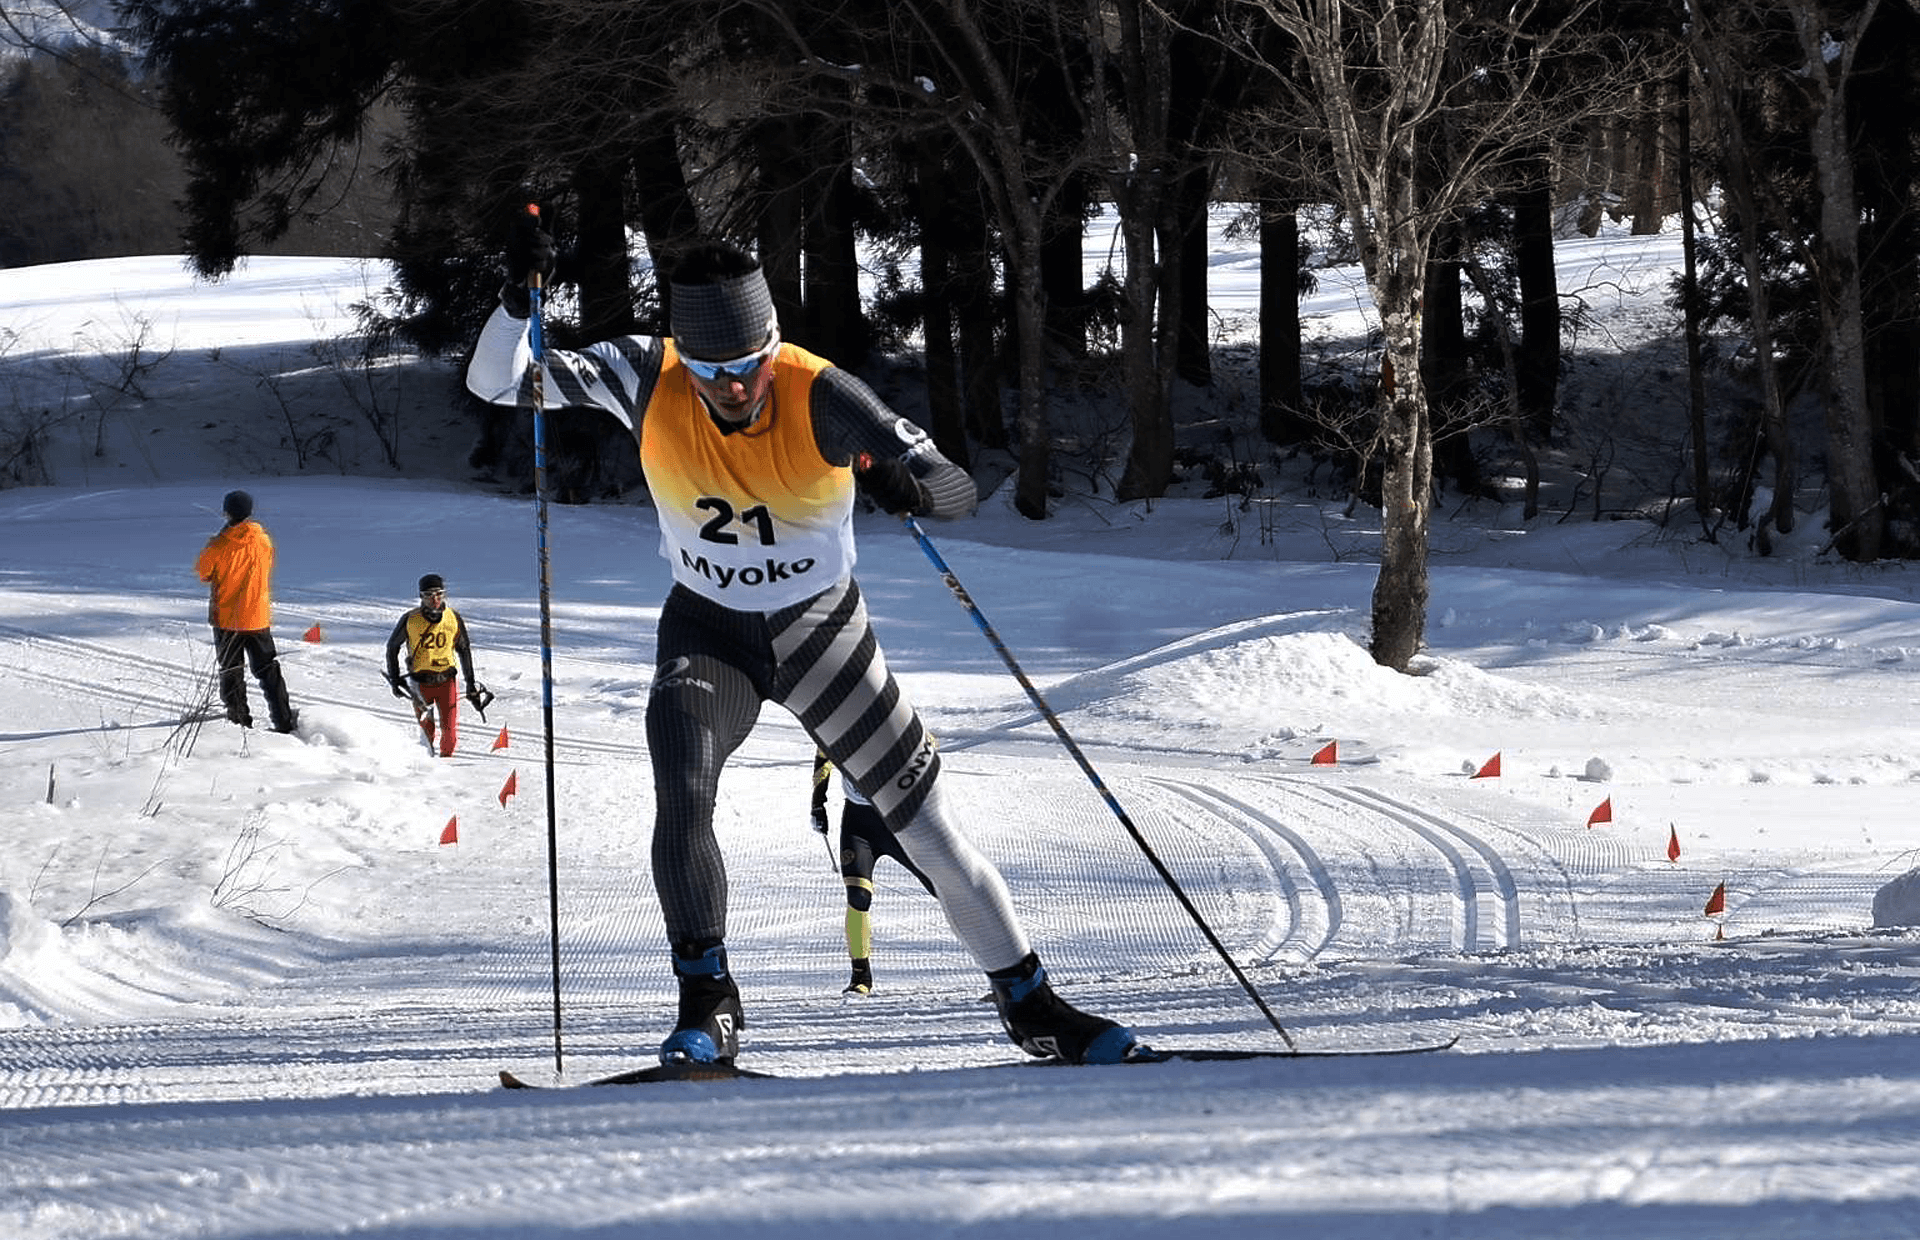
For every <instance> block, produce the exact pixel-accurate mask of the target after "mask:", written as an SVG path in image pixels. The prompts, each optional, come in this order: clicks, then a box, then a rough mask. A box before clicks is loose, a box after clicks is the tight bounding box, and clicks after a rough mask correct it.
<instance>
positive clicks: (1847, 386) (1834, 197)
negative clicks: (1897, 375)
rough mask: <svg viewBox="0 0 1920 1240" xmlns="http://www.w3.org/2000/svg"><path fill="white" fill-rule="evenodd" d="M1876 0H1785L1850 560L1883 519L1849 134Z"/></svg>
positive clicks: (1830, 423) (1838, 507) (1836, 500)
mask: <svg viewBox="0 0 1920 1240" xmlns="http://www.w3.org/2000/svg"><path fill="white" fill-rule="evenodd" d="M1879 7H1880V5H1879V0H1864V3H1862V2H1861V0H1852V2H1851V3H1847V4H1839V5H1829V4H1824V3H1820V2H1819V0H1786V8H1787V11H1788V14H1789V16H1791V18H1792V19H1793V29H1794V33H1795V34H1796V35H1797V36H1799V40H1800V52H1801V55H1802V57H1803V58H1804V60H1805V63H1804V64H1803V65H1802V66H1800V68H1799V70H1798V72H1799V75H1800V77H1801V80H1802V82H1803V84H1804V87H1805V90H1806V93H1807V98H1808V102H1809V104H1810V105H1811V107H1812V110H1813V116H1812V128H1811V131H1810V133H1809V135H1808V137H1809V141H1810V142H1811V144H1812V149H1813V164H1814V170H1815V174H1816V176H1817V177H1818V179H1819V185H1820V231H1819V240H1818V241H1817V242H1816V243H1815V246H1814V263H1813V273H1814V283H1815V286H1816V288H1817V289H1818V292H1819V301H1820V320H1821V324H1822V326H1823V328H1824V332H1823V334H1824V336H1825V337H1826V350H1827V375H1826V380H1827V483H1828V486H1829V489H1830V492H1831V499H1830V501H1829V502H1830V504H1831V506H1832V512H1833V530H1834V544H1835V546H1837V547H1838V548H1839V549H1840V553H1841V554H1842V555H1844V556H1846V557H1847V558H1848V559H1850V560H1875V559H1878V558H1879V557H1880V544H1881V535H1882V532H1883V530H1884V528H1885V525H1886V513H1885V512H1884V511H1883V510H1882V508H1881V506H1880V501H1879V485H1878V479H1877V476H1876V474H1875V471H1874V465H1873V413H1872V410H1871V409H1870V408H1869V406H1868V403H1867V362H1866V358H1867V347H1866V318H1865V313H1864V309H1863V305H1862V298H1861V293H1860V201H1859V196H1858V195H1857V194H1856V193H1855V192H1854V182H1853V160H1854V152H1853V144H1852V142H1851V140H1850V139H1849V136H1848V133H1847V82H1848V79H1849V78H1850V77H1852V75H1853V66H1854V61H1855V60H1856V59H1857V58H1858V56H1859V53H1860V43H1861V37H1862V36H1863V35H1864V34H1865V33H1866V29H1867V25H1868V23H1870V22H1872V20H1873V15H1874V12H1875V11H1876V10H1877V9H1878V8H1879Z"/></svg>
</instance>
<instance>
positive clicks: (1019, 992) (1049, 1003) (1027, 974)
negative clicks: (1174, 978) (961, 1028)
mask: <svg viewBox="0 0 1920 1240" xmlns="http://www.w3.org/2000/svg"><path fill="white" fill-rule="evenodd" d="M987 980H988V981H990V982H992V983H993V1004H994V1006H995V1007H996V1008H998V1009H999V1010H1000V1023H1001V1024H1002V1025H1003V1026H1005V1028H1006V1031H1007V1036H1008V1037H1010V1038H1012V1039H1013V1040H1014V1042H1015V1044H1017V1045H1018V1046H1019V1047H1020V1049H1021V1050H1024V1051H1025V1052H1027V1054H1029V1055H1033V1056H1036V1057H1038V1058H1041V1059H1064V1060H1065V1061H1067V1062H1068V1063H1120V1062H1121V1061H1123V1060H1124V1059H1126V1058H1127V1056H1128V1054H1129V1053H1130V1052H1131V1051H1132V1050H1133V1049H1134V1047H1135V1046H1136V1045H1137V1044H1138V1042H1139V1039H1138V1038H1136V1037H1134V1035H1133V1030H1131V1029H1128V1028H1126V1027H1125V1026H1123V1025H1119V1024H1116V1023H1114V1022H1113V1021H1110V1020H1107V1019H1106V1018H1104V1017H1100V1016H1089V1015H1088V1014H1087V1013H1085V1012H1082V1011H1081V1010H1080V1009H1079V1008H1077V1007H1074V1006H1073V1005H1072V1004H1071V1003H1068V1002H1067V1001H1066V1000H1065V999H1062V998H1061V997H1060V996H1059V995H1057V994H1055V993H1053V987H1052V986H1050V985H1048V984H1047V971H1046V969H1045V968H1043V967H1042V966H1041V964H1040V957H1039V956H1037V955H1035V954H1033V953H1032V952H1028V953H1027V957H1026V959H1024V960H1022V961H1021V962H1020V963H1019V964H1017V965H1014V966H1013V967H1012V968H1010V969H1001V970H998V971H996V972H993V973H989V974H987Z"/></svg>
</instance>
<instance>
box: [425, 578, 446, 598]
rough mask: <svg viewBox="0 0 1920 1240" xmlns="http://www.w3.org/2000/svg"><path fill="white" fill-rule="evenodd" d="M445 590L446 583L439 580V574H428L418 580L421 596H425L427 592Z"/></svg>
mask: <svg viewBox="0 0 1920 1240" xmlns="http://www.w3.org/2000/svg"><path fill="white" fill-rule="evenodd" d="M446 588H447V583H446V582H444V581H442V580H440V574H439V573H428V574H427V575H426V576H424V577H422V578H421V579H420V593H422V594H425V593H426V592H427V591H428V590H444V589H446Z"/></svg>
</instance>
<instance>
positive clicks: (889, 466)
mask: <svg viewBox="0 0 1920 1240" xmlns="http://www.w3.org/2000/svg"><path fill="white" fill-rule="evenodd" d="M853 481H854V483H855V485H857V486H858V487H859V488H860V489H861V491H863V492H865V493H866V496H867V498H868V499H871V500H872V501H873V502H874V505H875V506H876V507H878V508H879V509H880V511H882V512H885V513H891V514H893V515H894V516H901V515H907V516H917V515H918V514H920V513H923V512H925V511H926V510H927V509H928V508H929V507H931V499H930V497H929V496H928V495H927V488H925V487H923V486H921V485H920V480H919V479H918V478H915V477H914V476H913V470H912V469H911V468H909V467H908V465H907V463H906V462H905V461H903V460H901V459H900V458H899V457H897V456H894V457H887V458H885V459H880V458H876V457H872V456H869V455H868V454H867V453H865V452H862V453H861V454H860V455H859V456H857V457H855V458H854V462H853Z"/></svg>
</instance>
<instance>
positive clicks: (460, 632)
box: [453, 611, 473, 689]
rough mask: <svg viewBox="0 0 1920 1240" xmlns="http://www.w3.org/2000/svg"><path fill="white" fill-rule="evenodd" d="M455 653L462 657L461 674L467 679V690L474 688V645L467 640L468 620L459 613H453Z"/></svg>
mask: <svg viewBox="0 0 1920 1240" xmlns="http://www.w3.org/2000/svg"><path fill="white" fill-rule="evenodd" d="M453 653H455V654H456V655H458V656H460V674H461V675H462V676H464V677H466V681H467V688H469V689H471V688H473V643H472V642H471V641H469V640H467V618H466V617H465V616H463V615H461V614H460V613H459V612H457V611H456V612H454V613H453Z"/></svg>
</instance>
